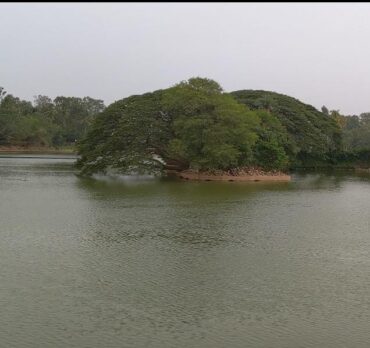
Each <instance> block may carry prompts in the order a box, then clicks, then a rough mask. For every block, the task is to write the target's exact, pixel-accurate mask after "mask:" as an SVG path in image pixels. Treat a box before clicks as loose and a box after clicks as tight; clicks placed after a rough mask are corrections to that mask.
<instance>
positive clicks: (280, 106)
mask: <svg viewBox="0 0 370 348" xmlns="http://www.w3.org/2000/svg"><path fill="white" fill-rule="evenodd" d="M231 95H232V96H234V97H235V98H236V100H238V101H239V102H240V103H243V104H245V105H246V106H248V107H249V108H251V109H252V110H267V111H268V112H269V113H270V114H271V115H273V116H275V117H276V118H278V120H279V121H280V123H281V126H282V127H283V129H285V130H286V132H287V133H288V140H287V142H286V143H285V150H286V153H287V154H288V155H289V157H290V161H291V162H292V163H301V164H304V163H305V162H306V161H311V160H313V159H314V160H323V161H325V160H327V159H328V155H329V154H330V153H331V152H334V151H338V150H340V149H341V144H342V139H341V130H340V127H339V126H338V124H337V123H336V122H335V120H333V119H332V118H330V117H328V116H327V115H325V114H324V113H323V112H320V111H318V110H316V109H315V108H314V107H313V106H311V105H307V104H304V103H302V102H300V101H299V100H297V99H294V98H292V97H289V96H286V95H282V94H278V93H274V92H267V91H253V90H243V91H236V92H232V93H231ZM323 111H325V109H324V110H323Z"/></svg>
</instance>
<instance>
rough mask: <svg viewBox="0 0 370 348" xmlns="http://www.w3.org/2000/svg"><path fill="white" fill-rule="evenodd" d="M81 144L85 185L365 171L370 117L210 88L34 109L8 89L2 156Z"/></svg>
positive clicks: (1, 105) (2, 101) (187, 86)
mask: <svg viewBox="0 0 370 348" xmlns="http://www.w3.org/2000/svg"><path fill="white" fill-rule="evenodd" d="M76 141H77V143H78V148H79V153H80V155H81V158H80V160H79V161H78V165H79V167H80V169H81V172H82V173H83V174H87V175H90V174H93V173H98V172H102V173H104V172H107V171H117V172H123V173H130V172H135V173H160V172H161V171H162V170H163V169H176V170H183V169H195V170H201V171H214V170H224V171H229V170H234V169H237V168H243V167H251V166H252V167H259V168H263V169H266V170H284V169H287V168H289V167H290V168H293V167H300V166H303V167H316V166H336V165H338V166H339V165H344V166H350V165H352V166H353V165H365V164H366V163H369V161H370V113H364V114H361V115H360V116H356V115H354V116H343V115H341V114H340V112H339V111H337V110H331V111H329V109H328V108H327V107H325V106H323V107H322V109H321V111H318V110H317V109H315V108H314V107H313V106H311V105H307V104H304V103H302V102H300V101H299V100H297V99H294V98H292V97H289V96H286V95H282V94H278V93H274V92H268V91H254V90H242V91H235V92H231V93H225V92H224V91H223V90H222V88H221V86H220V85H219V84H218V83H217V82H215V81H213V80H209V79H204V78H192V79H189V80H188V81H183V82H180V83H179V84H177V85H175V86H173V87H171V88H168V89H164V90H158V91H155V92H151V93H146V94H143V95H134V96H131V97H128V98H125V99H122V100H119V101H117V102H115V103H113V104H111V105H110V106H108V107H107V108H105V107H104V104H103V102H102V101H101V100H96V99H92V98H89V97H85V98H74V97H57V98H55V99H54V100H51V99H50V98H48V97H45V96H38V97H36V98H35V100H34V102H33V103H31V102H28V101H24V100H21V99H19V98H16V97H14V96H12V95H9V94H8V95H7V94H6V92H5V91H4V89H3V88H0V146H1V145H18V146H20V145H22V146H55V147H57V146H63V145H70V144H74V143H75V142H76Z"/></svg>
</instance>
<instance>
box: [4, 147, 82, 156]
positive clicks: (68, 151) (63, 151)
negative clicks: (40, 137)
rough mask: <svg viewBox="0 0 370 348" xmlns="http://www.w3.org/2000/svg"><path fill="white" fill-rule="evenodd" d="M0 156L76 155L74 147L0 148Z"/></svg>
mask: <svg viewBox="0 0 370 348" xmlns="http://www.w3.org/2000/svg"><path fill="white" fill-rule="evenodd" d="M0 154H38V155H77V151H76V149H75V148H74V147H61V148H55V147H47V146H0Z"/></svg>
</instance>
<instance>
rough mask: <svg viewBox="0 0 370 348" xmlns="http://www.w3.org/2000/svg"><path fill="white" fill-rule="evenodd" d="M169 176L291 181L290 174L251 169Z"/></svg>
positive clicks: (193, 172)
mask: <svg viewBox="0 0 370 348" xmlns="http://www.w3.org/2000/svg"><path fill="white" fill-rule="evenodd" d="M167 174H168V175H169V176H175V177H178V178H180V179H183V180H194V181H230V182H233V181H237V182H242V181H253V182H258V181H279V182H288V181H291V176H290V175H289V174H286V173H283V172H280V171H263V170H260V169H256V168H249V169H244V170H240V171H238V172H224V171H218V172H198V171H192V170H184V171H170V170H169V171H167Z"/></svg>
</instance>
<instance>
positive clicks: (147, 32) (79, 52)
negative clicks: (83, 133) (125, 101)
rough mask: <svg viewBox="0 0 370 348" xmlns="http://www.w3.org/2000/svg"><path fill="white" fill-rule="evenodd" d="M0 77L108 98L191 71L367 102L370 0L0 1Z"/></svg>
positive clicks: (23, 90) (18, 88) (228, 82)
mask: <svg viewBox="0 0 370 348" xmlns="http://www.w3.org/2000/svg"><path fill="white" fill-rule="evenodd" d="M0 24H1V33H0V86H3V87H5V89H6V90H7V91H8V92H9V93H12V94H14V95H16V96H19V97H21V98H25V99H29V100H32V99H33V96H34V95H37V94H42V95H48V96H51V97H56V96H57V95H65V96H80V97H83V96H87V95H88V96H91V97H94V98H99V99H103V100H104V101H105V102H106V103H107V104H108V103H110V102H112V101H114V100H117V99H121V98H123V97H127V96H129V95H131V94H138V93H143V92H146V91H152V90H155V89H160V88H166V87H168V86H170V85H173V84H175V83H177V82H179V81H181V80H185V79H188V78H190V77H192V76H202V77H209V78H212V79H215V80H216V81H218V82H219V83H220V84H221V85H222V86H223V88H224V89H225V90H226V91H232V90H238V89H265V90H272V91H276V92H280V93H284V94H288V95H291V96H294V97H296V98H299V99H300V100H302V101H304V102H306V103H309V104H312V105H314V106H315V107H317V108H320V107H321V106H322V105H323V104H325V105H326V106H328V107H329V109H339V110H340V111H342V112H343V113H346V114H356V113H361V112H364V111H370V4H361V3H355V4H351V3H347V4H329V3H326V4H313V3H311V4H309V3H305V4H289V3H284V4H271V3H270V4H266V3H265V4H257V3H255V4H248V3H246V4H238V3H234V4H226V3H224V4H217V3H215V4H210V3H202V4H196V3H188V4H175V3H174V4H170V3H159V4H150V3H146V4H135V3H131V4H127V3H126V4H124V3H122V4H118V3H117V4H115V3H109V4H106V3H100V4H97V3H90V4H89V3H86V4H84V3H78V4H73V3H61V4H56V3H55V4H52V3H49V4H42V3H33V4H26V3H19V4H10V3H8V4H4V3H2V4H0Z"/></svg>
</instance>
